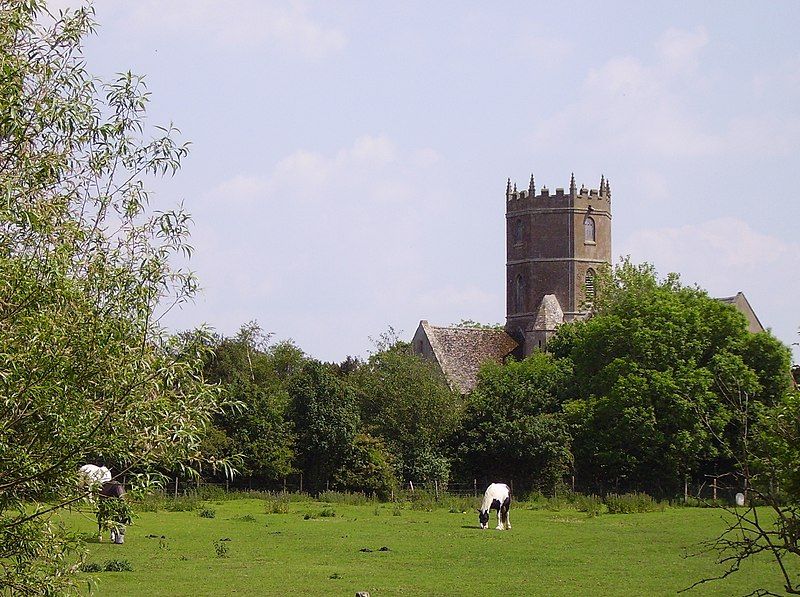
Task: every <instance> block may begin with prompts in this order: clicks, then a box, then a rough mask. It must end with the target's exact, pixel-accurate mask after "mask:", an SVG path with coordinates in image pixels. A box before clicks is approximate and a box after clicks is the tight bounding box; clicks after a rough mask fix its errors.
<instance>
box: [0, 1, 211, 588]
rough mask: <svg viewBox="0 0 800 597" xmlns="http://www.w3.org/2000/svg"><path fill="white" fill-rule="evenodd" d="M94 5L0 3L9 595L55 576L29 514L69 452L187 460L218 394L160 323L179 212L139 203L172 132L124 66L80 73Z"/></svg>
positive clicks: (170, 289) (65, 565)
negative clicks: (105, 76)
mask: <svg viewBox="0 0 800 597" xmlns="http://www.w3.org/2000/svg"><path fill="white" fill-rule="evenodd" d="M93 16H94V15H93V9H92V8H91V7H88V8H82V9H79V10H76V11H65V12H64V13H63V14H60V15H59V16H53V15H51V14H50V13H48V11H47V9H46V8H45V6H44V4H43V3H42V2H40V1H39V0H23V1H20V2H6V3H3V4H2V7H0V56H1V57H2V58H1V59H0V65H1V66H0V114H2V117H0V139H2V142H1V143H0V195H2V197H3V201H2V202H1V203H0V281H1V282H0V321H1V322H2V324H0V397H2V399H0V420H1V421H3V427H2V431H0V463H2V465H0V544H2V545H4V546H6V547H5V549H4V551H3V554H2V556H0V585H2V586H7V587H16V588H15V589H14V592H16V593H19V594H30V593H34V594H52V593H61V592H68V591H70V590H71V589H70V584H71V583H72V579H73V574H72V573H73V572H74V566H73V565H72V562H71V561H70V560H69V559H65V558H64V553H65V552H64V550H63V549H62V547H64V548H66V546H67V545H68V544H69V542H59V541H57V540H55V541H54V543H53V546H51V548H50V549H47V550H42V551H40V550H39V548H38V547H37V546H38V545H41V544H43V543H45V542H46V541H45V538H47V540H48V541H53V535H55V534H57V531H56V530H55V529H52V528H48V525H47V523H42V524H29V523H31V522H32V521H33V519H35V518H39V517H42V516H44V514H45V513H46V512H48V511H49V510H51V509H53V508H55V509H57V508H59V507H61V506H63V505H65V504H67V503H69V502H70V501H71V500H75V499H77V498H79V497H80V496H79V494H78V490H77V487H76V483H75V471H76V470H77V468H78V465H79V464H83V463H85V462H87V460H89V459H99V460H102V461H104V462H108V463H112V464H114V465H115V466H116V467H119V468H129V467H130V468H134V469H138V470H148V469H151V468H154V467H163V468H165V469H171V468H173V467H175V466H178V465H177V464H176V463H179V462H180V463H182V464H181V465H182V466H187V465H189V466H197V465H198V464H199V460H200V458H201V454H200V453H199V451H198V449H197V448H198V443H199V437H200V434H201V432H202V431H203V429H204V427H205V426H206V424H207V423H208V422H209V421H210V418H211V416H212V415H213V414H214V413H215V412H217V411H218V410H219V407H220V402H219V401H218V396H217V394H216V392H215V391H214V389H213V388H211V387H209V386H207V385H206V384H205V383H204V382H203V380H202V375H201V371H200V366H201V364H202V355H203V352H204V350H205V347H204V345H203V344H202V343H199V342H188V341H182V340H179V339H173V338H170V337H168V336H167V334H166V333H165V331H164V330H163V329H162V328H161V327H160V325H159V319H160V316H161V315H162V314H163V313H164V311H165V310H167V309H169V308H171V307H172V306H174V305H176V304H180V303H183V302H185V301H186V300H189V299H190V298H191V297H192V296H193V294H194V293H195V291H196V288H197V284H196V281H195V279H194V276H193V275H192V274H191V272H188V271H186V270H183V269H180V268H178V267H176V266H175V265H174V264H175V263H178V262H179V261H180V258H181V257H184V256H187V255H189V254H190V253H191V247H190V246H189V245H188V244H187V240H188V225H189V221H190V220H189V216H188V215H187V214H186V213H184V212H183V211H182V210H181V209H178V210H169V209H163V208H162V207H159V208H158V209H155V208H154V207H151V205H150V195H149V193H148V191H147V188H146V182H147V179H148V178H149V177H152V176H162V175H165V174H173V173H174V172H175V171H176V170H177V169H178V168H179V167H180V163H181V161H182V160H183V158H184V157H185V156H186V155H187V153H188V148H187V145H186V144H182V143H180V142H179V141H177V140H176V137H177V134H178V131H177V130H176V129H175V128H174V127H172V126H170V127H167V128H159V127H155V128H151V127H147V126H146V121H145V111H146V107H147V103H148V100H149V94H148V92H147V90H146V87H145V83H144V80H143V79H142V78H141V77H138V76H136V75H133V74H131V73H124V74H121V75H119V76H118V77H117V78H116V80H114V81H111V82H103V81H100V80H98V79H96V78H94V77H92V76H91V75H90V74H89V73H88V72H86V70H85V62H84V60H83V57H82V54H81V47H82V43H83V39H84V38H85V37H86V36H87V35H88V34H90V33H91V32H92V31H93V30H94V27H95V23H94V21H93ZM226 464H227V463H226V461H225V460H222V461H219V462H216V463H215V464H214V466H217V465H220V466H223V467H224V466H226ZM43 498H49V499H52V500H53V502H52V503H50V504H49V505H48V506H47V507H43V506H41V504H40V503H39V502H38V500H42V499H43ZM27 500H34V501H35V503H34V504H33V505H28V504H26V503H25V501H27ZM12 548H13V549H12ZM34 559H35V560H36V561H34Z"/></svg>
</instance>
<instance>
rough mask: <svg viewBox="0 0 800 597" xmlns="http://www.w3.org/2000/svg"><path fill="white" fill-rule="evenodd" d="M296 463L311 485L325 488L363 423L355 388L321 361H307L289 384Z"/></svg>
mask: <svg viewBox="0 0 800 597" xmlns="http://www.w3.org/2000/svg"><path fill="white" fill-rule="evenodd" d="M287 391H288V394H289V398H290V401H291V417H292V420H293V423H294V428H295V430H296V433H297V446H298V449H297V462H298V464H299V468H301V469H302V470H303V471H305V475H306V483H307V484H308V486H309V487H323V486H325V484H326V483H327V482H328V481H329V480H331V479H332V478H333V477H334V474H335V472H336V471H337V470H339V469H340V468H341V467H342V465H343V464H344V462H345V461H346V459H347V458H348V456H349V455H350V454H351V450H352V446H353V442H354V440H355V437H356V433H357V431H358V428H359V426H360V418H359V413H358V406H357V403H356V398H355V395H354V393H353V391H352V390H351V389H350V388H349V387H348V386H347V385H345V384H344V383H343V382H342V381H341V380H339V379H338V378H337V377H336V376H335V375H334V374H333V373H331V372H330V370H329V369H328V368H327V367H325V366H324V365H323V364H322V363H319V362H318V361H306V362H304V363H303V365H302V366H301V368H300V370H299V371H297V372H296V373H295V374H294V375H293V376H292V377H291V379H290V381H289V383H288V387H287Z"/></svg>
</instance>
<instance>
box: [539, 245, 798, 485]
mask: <svg viewBox="0 0 800 597" xmlns="http://www.w3.org/2000/svg"><path fill="white" fill-rule="evenodd" d="M549 348H550V349H551V350H552V351H553V353H554V354H556V355H557V356H561V357H566V358H570V359H571V360H572V362H573V363H574V384H573V386H572V388H571V391H570V393H571V396H570V397H569V400H568V401H567V404H565V407H564V408H565V411H566V413H567V414H568V417H569V419H570V421H571V423H572V426H573V427H572V431H573V435H574V453H575V459H576V469H577V474H578V478H579V480H580V481H582V482H583V484H584V486H585V487H587V488H588V489H592V490H601V491H602V490H604V489H609V488H612V489H616V488H621V489H638V490H643V489H644V490H648V491H653V492H657V493H662V494H675V493H678V492H679V491H680V489H681V488H682V485H683V482H684V480H685V479H686V478H688V477H690V476H692V475H695V476H698V475H702V474H706V473H714V472H715V468H720V467H721V468H727V469H730V467H731V466H732V463H731V461H730V459H729V457H728V456H726V455H725V454H724V453H722V452H721V451H720V446H719V444H718V443H717V442H715V441H714V435H715V434H724V435H726V436H727V437H728V438H730V439H731V441H733V438H734V437H735V436H736V432H737V429H736V426H737V424H738V423H737V420H736V418H735V417H734V413H733V412H732V411H731V408H730V406H729V404H728V403H727V401H726V400H725V399H724V397H723V396H722V395H721V393H720V390H719V386H718V385H717V384H716V382H715V379H718V378H719V377H720V376H721V375H722V374H723V373H724V374H725V375H727V376H728V377H730V378H736V379H748V380H750V381H751V382H752V388H751V394H750V397H751V399H752V400H753V401H754V402H755V403H759V404H763V405H765V406H771V405H774V404H775V403H776V401H778V400H779V399H780V397H781V396H782V394H783V393H784V392H785V391H786V389H787V388H788V382H789V378H788V375H787V372H788V359H789V354H788V350H787V349H786V347H785V346H783V345H782V344H781V343H780V342H778V341H777V340H776V339H775V338H774V337H772V336H771V335H770V334H769V333H761V334H750V333H749V332H748V331H747V326H746V321H745V319H744V316H743V315H741V313H739V312H738V311H736V310H735V309H734V308H733V307H731V306H730V305H726V304H724V303H722V302H720V301H717V300H714V299H711V298H709V297H708V296H707V295H706V293H705V292H703V291H702V290H700V289H697V288H687V287H684V286H681V284H680V282H679V280H678V277H677V276H676V275H674V274H670V275H669V276H667V277H666V278H665V279H664V280H659V279H658V277H657V274H656V272H655V270H654V268H653V267H652V266H651V265H648V264H643V265H634V264H632V263H630V261H628V260H624V261H623V262H622V263H621V264H620V265H619V266H618V267H617V268H616V269H615V270H614V271H609V272H605V273H602V274H600V275H599V276H598V278H597V280H596V296H595V302H594V313H593V317H592V318H590V319H589V320H588V321H585V322H578V323H574V324H568V325H565V326H562V327H561V328H560V329H559V332H558V333H557V334H556V336H555V337H554V338H553V339H552V340H551V342H550V344H549ZM717 472H723V471H722V470H717Z"/></svg>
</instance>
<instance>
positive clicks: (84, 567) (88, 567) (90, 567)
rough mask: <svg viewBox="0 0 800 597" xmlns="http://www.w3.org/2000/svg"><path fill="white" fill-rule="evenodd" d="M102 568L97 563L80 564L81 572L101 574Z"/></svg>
mask: <svg viewBox="0 0 800 597" xmlns="http://www.w3.org/2000/svg"><path fill="white" fill-rule="evenodd" d="M102 571H103V567H102V566H101V565H100V564H98V563H97V562H85V563H83V564H81V572H102Z"/></svg>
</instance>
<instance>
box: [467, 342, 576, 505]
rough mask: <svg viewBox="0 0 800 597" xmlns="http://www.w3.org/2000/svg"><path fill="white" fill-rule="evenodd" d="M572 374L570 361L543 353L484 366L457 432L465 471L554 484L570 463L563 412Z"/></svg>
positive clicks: (517, 481) (522, 482) (518, 482)
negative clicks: (563, 404) (462, 422)
mask: <svg viewBox="0 0 800 597" xmlns="http://www.w3.org/2000/svg"><path fill="white" fill-rule="evenodd" d="M571 373H572V371H571V363H570V362H569V360H567V359H557V358H554V357H553V356H552V355H550V354H548V353H542V352H537V353H534V354H532V355H531V356H530V357H528V358H527V359H525V360H523V361H519V362H517V361H511V362H509V363H507V364H505V365H502V364H497V363H487V364H486V365H484V366H483V367H482V368H481V371H480V374H479V378H478V385H477V387H476V389H475V391H474V392H473V393H472V395H471V396H470V398H469V407H468V409H467V415H466V417H465V421H464V424H463V428H462V430H461V431H460V433H458V434H457V436H456V438H457V444H458V454H459V457H460V459H461V462H462V465H463V467H464V468H465V471H464V472H465V474H467V475H469V476H471V477H472V476H474V477H481V478H483V477H484V476H486V475H489V476H491V478H492V479H505V480H514V482H515V485H516V486H517V487H526V488H531V487H535V488H548V489H549V488H552V487H553V486H554V484H556V483H557V482H558V481H559V480H560V479H561V478H562V476H563V475H564V474H565V473H567V472H568V471H569V468H570V465H571V461H572V455H571V453H570V436H569V431H568V428H567V423H566V420H565V418H564V416H563V413H561V402H562V394H563V390H564V388H565V387H566V386H567V385H568V384H569V380H570V376H571Z"/></svg>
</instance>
